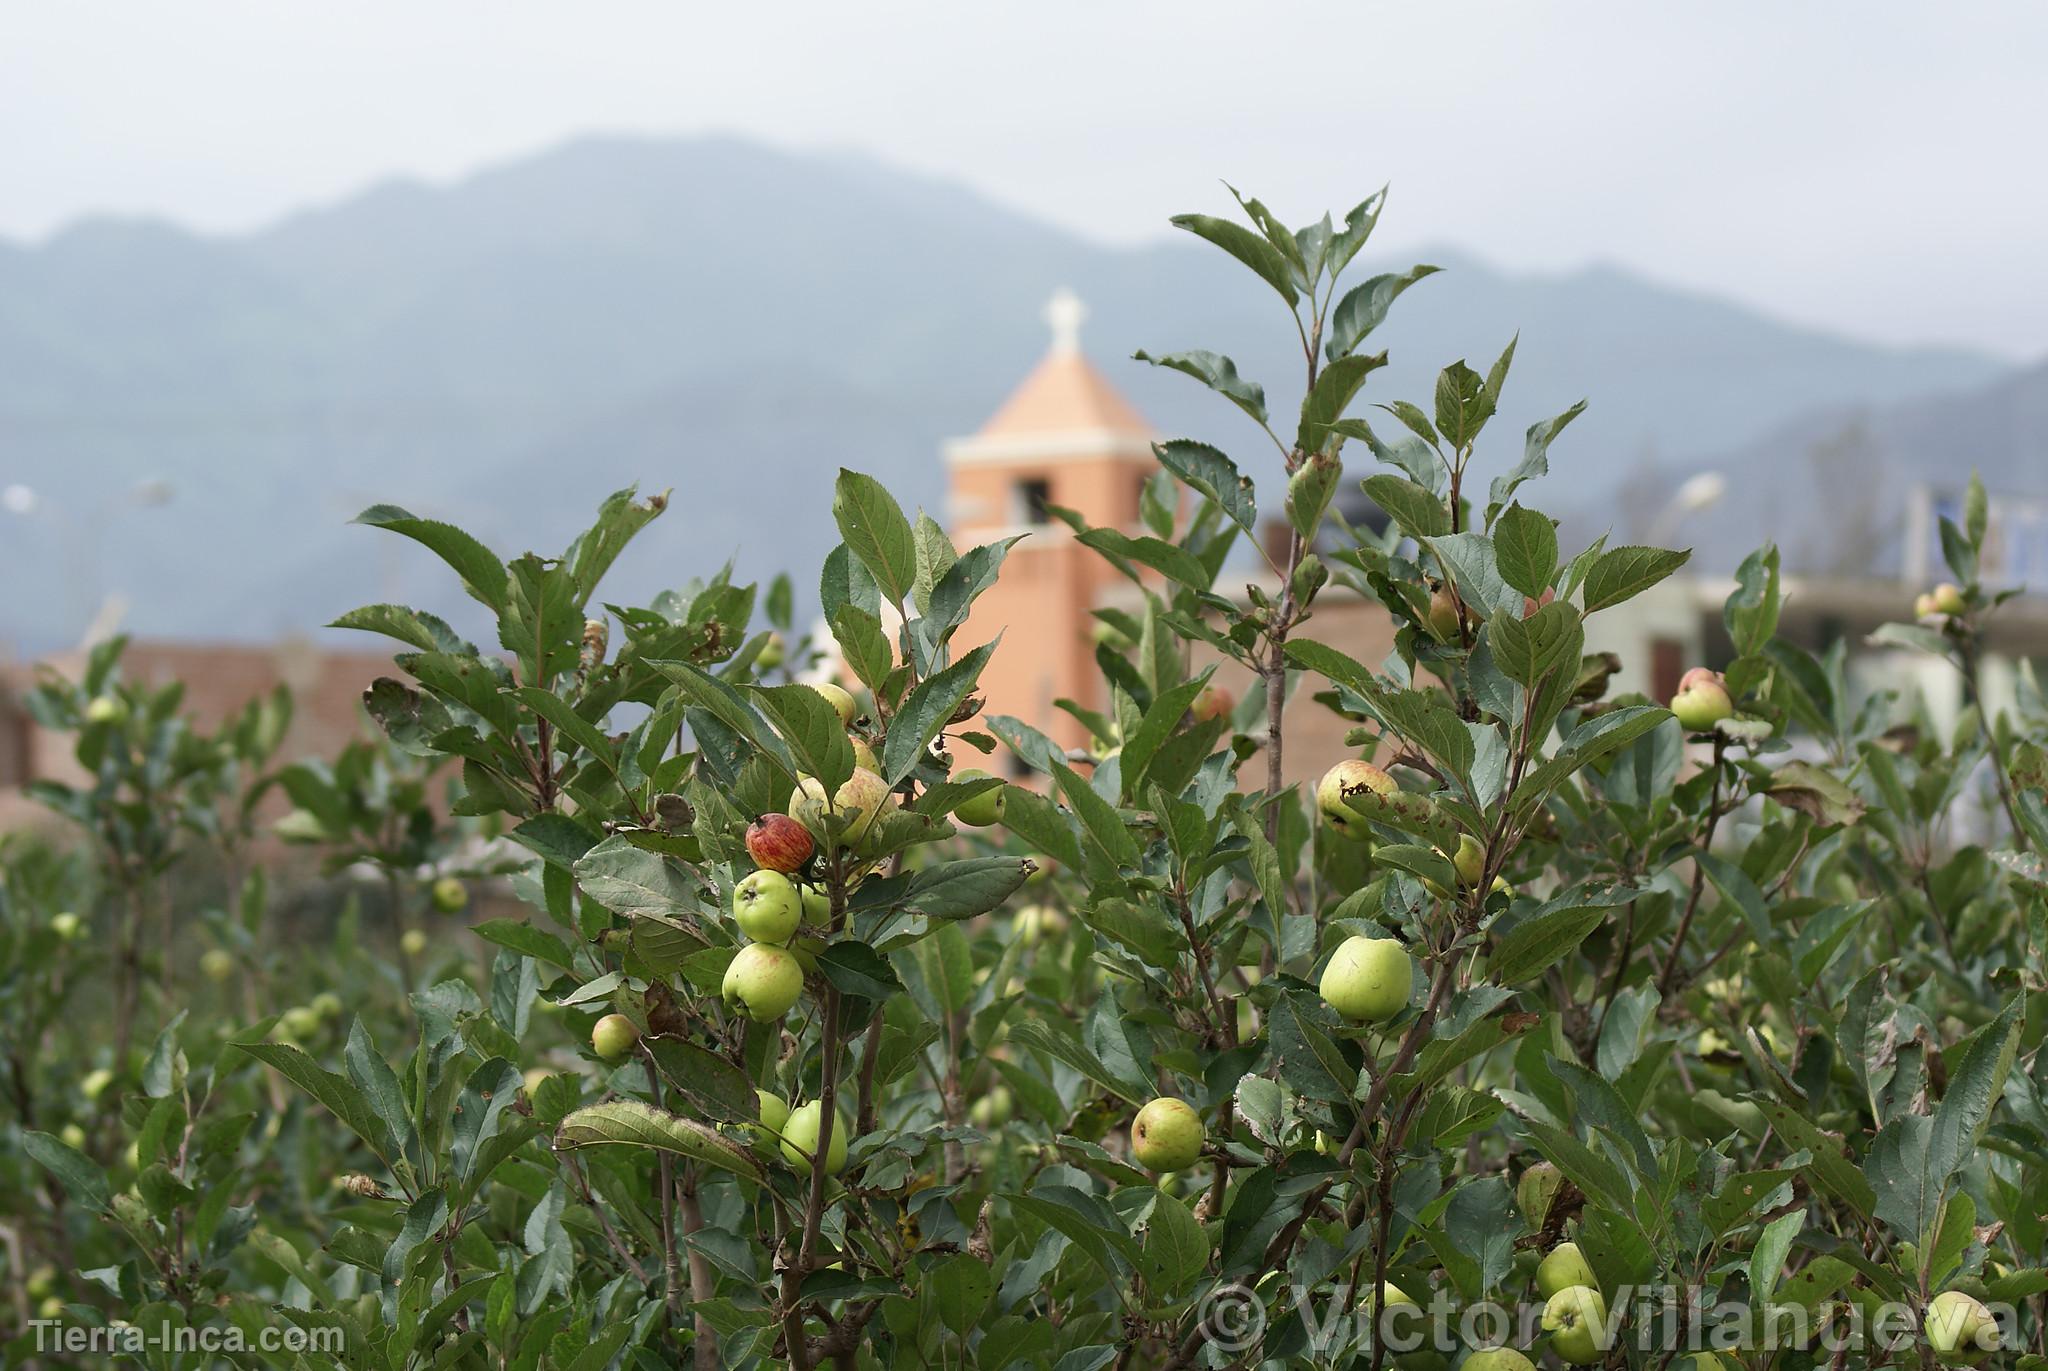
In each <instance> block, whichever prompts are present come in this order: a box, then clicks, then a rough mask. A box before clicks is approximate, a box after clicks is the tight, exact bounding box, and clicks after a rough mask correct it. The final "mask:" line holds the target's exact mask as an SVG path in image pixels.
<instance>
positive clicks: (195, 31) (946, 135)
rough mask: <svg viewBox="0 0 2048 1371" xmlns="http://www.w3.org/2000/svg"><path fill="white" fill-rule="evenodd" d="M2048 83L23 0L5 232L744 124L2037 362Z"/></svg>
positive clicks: (1124, 21)
mask: <svg viewBox="0 0 2048 1371" xmlns="http://www.w3.org/2000/svg"><path fill="white" fill-rule="evenodd" d="M2044 65H2048V5H2044V4H2042V3H2040V0H1997V2H1994V0H1971V2H1970V3H1964V4H1940V3H1937V2H1936V0H1917V2H1916V3H1895V2H1893V0H1859V3H1855V4H1851V3H1848V2H1847V0H1737V2H1733V3H1731V2H1730V0H1721V2H1719V3H1711V4H1709V3H1705V0H1513V2H1512V3H1510V2H1509V0H1463V2H1462V3H1448V2H1446V0H1408V2H1405V3H1399V4H1391V3H1361V2H1360V0H1347V2H1345V3H1310V2H1309V0H1234V3H1229V4H1221V3H1209V2H1208V0H1173V2H1172V3H1154V2H1153V0H1094V3H1085V2H1081V3H1074V2H1070V0H1022V2H1020V3H1009V2H1008V0H1000V2H991V0H975V3H971V4H969V3H954V2H952V0H948V2H946V3H939V2H938V0H930V2H928V3H916V4H912V3H905V2H903V0H855V3H832V4H824V3H815V4H814V3H808V2H807V0H802V2H797V3H783V4H777V5H762V4H748V3H744V2H742V3H721V4H704V3H696V2H695V0H659V2H658V3H634V2H631V0H616V2H615V3H599V4H587V5H566V4H562V3H560V0H347V3H324V4H316V3H295V2H293V0H177V2H176V3H171V4H136V3H134V2H133V0H7V2H6V3H4V4H0V234H4V235H7V236H12V237H16V238H22V237H39V236H42V235H45V234H47V233H49V232H50V231H51V230H52V229H54V228H55V227H57V226H60V225H62V224H64V223H65V222H67V221H68V220H71V219H73V218H75V217H77V216H79V215H81V214H87V213H92V212H102V211H121V212H146V213H153V214H162V215H167V216H170V217H172V218H175V219H177V220H180V221H182V222H185V223H187V224H191V225H195V226H199V227H204V228H208V229H230V230H231V229H241V228H246V227H250V226H253V225H258V224H261V223H263V222H265V221H267V220H269V219H271V218H273V217H275V216H277V215H279V214H280V213H283V212H285V211H287V210H289V209H292V208H295V207H299V206H302V205H305V204H307V203H310V202H318V201H323V200H331V199H334V198H337V197H341V196H344V195H346V194H348V193H349V192H351V191H352V190H354V189H356V188H358V187H360V186H362V185H363V184H365V183H366V182H369V181H371V180H374V179H377V178H379V177H383V176H387V175H391V174H394V173H410V174H414V175H419V176H424V177H427V178H430V179H436V180H439V179H445V178H449V177H454V176H459V175H460V174H461V173H463V172H464V171H467V170H469V169H471V168H474V167H476V166H478V165H480V164H485V163H489V162H493V161H497V160H501V159H505V158H508V157H513V156H517V155H519V154H521V153H524V152H528V151H531V150H533V149H535V148H537V147H540V146H544V145H546V144H549V143H552V142H555V141H558V140H560V139H563V138H565V137H568V136H571V135H574V134H577V133H585V132H606V131H631V132H649V133H664V132H674V133H690V132H700V131H706V130H719V131H726V132H734V133H741V134H748V135H753V136H758V137H761V138H765V139H768V140H771V141H774V142H777V143H781V144H785V145H790V146H797V147H805V148H826V147H834V146H847V147H855V148H859V149H861V150H863V151H866V152H869V153H872V154H874V155H876V156H879V157H882V158H885V159H887V160H890V161H893V162H896V163H899V164H902V165H905V166H908V167H911V168H914V169H917V170H921V171H925V172H930V173H936V174H940V175H945V176H950V177H955V178H958V179H961V180H964V181H966V182H968V183H970V184H972V185H974V186H976V187H978V188H980V189H981V190H983V191H984V192H986V193H987V194H989V195H991V196H993V197H995V198H997V199H1000V200H1002V201H1005V202H1008V203H1010V204H1013V205H1017V206H1020V207H1023V208H1025V209H1028V210H1030V211H1031V212H1033V213H1035V214H1038V215H1041V216H1044V217H1047V218H1050V219H1053V220H1055V221H1058V222H1060V223H1063V224H1066V225H1069V226H1071V227H1073V228H1075V229H1078V230H1081V231H1083V232H1085V233H1088V234H1092V235H1094V236H1097V237H1099V238H1105V239H1113V240H1131V239H1135V238H1139V237H1142V236H1145V235H1148V234H1153V233H1158V232H1161V231H1162V224H1163V221H1164V219H1165V217H1166V216H1167V215H1168V214H1170V213H1173V212H1177V211H1180V210H1186V209H1197V208H1204V209H1209V210H1212V211H1216V212H1222V210H1223V209H1224V208H1225V207H1226V206H1227V201H1226V200H1225V197H1224V195H1223V192H1222V190H1221V189H1220V187H1219V186H1218V185H1217V184H1216V183H1217V179H1218V178H1219V177H1224V178H1229V179H1230V180H1232V181H1234V182H1235V183H1236V184H1238V185H1239V186H1240V187H1242V188H1244V189H1246V190H1247V191H1250V192H1253V193H1257V194H1260V195H1262V196H1263V197H1264V198H1266V199H1267V200H1268V202H1269V203H1271V204H1272V205H1273V206H1274V208H1275V209H1276V210H1277V211H1279V212H1280V213H1282V214H1283V215H1289V216H1306V215H1309V214H1312V213H1314V212H1319V211H1320V210H1322V209H1323V208H1325V207H1326V206H1330V207H1337V208H1341V207H1342V205H1343V204H1348V203H1349V202H1350V201H1351V200H1353V199H1355V198H1357V195H1358V193H1359V192H1360V191H1361V190H1363V189H1369V188H1371V187H1375V186H1377V185H1379V184H1380V183H1381V182H1382V181H1391V182H1393V185H1394V199H1393V201H1392V204H1391V207H1390V208H1389V210H1388V213H1387V217H1386V219H1385V220H1383V221H1382V227H1381V234H1382V236H1383V238H1384V240H1385V241H1387V242H1388V243H1390V244H1393V245H1397V246H1407V245H1410V244H1415V243H1419V242H1423V241H1429V242H1445V241H1448V242H1453V243H1456V244H1459V245H1462V246H1465V247H1467V248H1470V249H1472V250H1474V251H1476V252H1478V253H1479V254H1481V255H1483V256H1485V257H1487V258H1490V259H1492V260H1493V261H1495V262H1498V263H1501V264H1503V265H1506V266H1511V267H1522V268H1558V267H1569V266H1576V265H1579V264H1582V263H1585V262H1588V261H1592V260H1603V259H1604V260H1609V261H1616V262H1621V263H1624V264H1626V265H1628V266H1631V267H1634V268H1637V269H1639V270H1642V271H1645V272H1647V273H1650V274H1652V275H1655V276H1657V277H1660V278H1662V279H1664V280H1667V281H1673V282H1678V283H1682V284H1686V285H1691V286H1696V287H1700V288H1703V289H1707V290H1711V291H1715V292H1720V293H1725V294H1729V295H1733V296H1737V297H1739V298H1741V299H1743V300H1745V301H1747V302H1749V303H1751V304H1754V305H1758V306H1761V307H1762V308H1764V309H1766V310H1769V311H1772V312H1774V313H1777V314H1779V315H1782V316H1786V317H1789V318H1793V319H1796V320H1800V321H1805V322H1810V323H1814V324H1818V325H1822V326H1825V327H1829V328H1833V329H1837V330H1840V331H1843V332H1848V333H1852V334H1856V335H1860V336H1864V337H1870V338H1879V339H1889V340H1896V341H1902V342H1903V341H1917V342H1927V341H1944V342H1957V343H1969V344H1974V345H1977V346H1980V347H1985V348H1990V349H1995V350H1998V351H2000V352H2003V353H2008V354H2012V355H2015V356H2021V357H2036V356H2040V355H2042V354H2044V353H2048V252H2044V251H2043V246H2044V242H2048V233H2044V229H2048V177H2043V176H2042V175H2041V173H2040V168H2041V166H2042V164H2043V161H2044V154H2043V152H2042V150H2041V147H2040V142H2041V138H2042V135H2043V133H2044V131H2048V80H2044V78H2043V75H2042V71H2043V68H2044ZM1336 202H1342V203H1341V204H1338V203H1336ZM763 208H769V207H763ZM784 208H786V207H784ZM735 212H736V213H742V214H744V213H747V212H750V211H749V209H748V207H735Z"/></svg>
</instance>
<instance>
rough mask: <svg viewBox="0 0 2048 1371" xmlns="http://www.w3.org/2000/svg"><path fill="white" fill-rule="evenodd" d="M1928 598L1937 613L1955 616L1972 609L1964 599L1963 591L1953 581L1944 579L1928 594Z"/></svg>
mask: <svg viewBox="0 0 2048 1371" xmlns="http://www.w3.org/2000/svg"><path fill="white" fill-rule="evenodd" d="M1927 599H1928V603H1930V604H1932V605H1933V606H1934V612H1935V613H1936V614H1946V615H1949V616H1950V617H1952V618H1953V617H1955V616H1958V615H1962V614H1967V613H1969V611H1970V605H1969V602H1968V601H1966V600H1965V599H1963V592H1962V591H1960V590H1958V589H1957V588H1956V586H1955V583H1954V582H1952V581H1943V582H1942V583H1941V584H1940V585H1938V586H1936V587H1935V588H1934V589H1933V590H1932V591H1931V592H1930V593H1929V594H1928V596H1927Z"/></svg>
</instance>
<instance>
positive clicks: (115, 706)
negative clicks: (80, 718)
mask: <svg viewBox="0 0 2048 1371" xmlns="http://www.w3.org/2000/svg"><path fill="white" fill-rule="evenodd" d="M127 714H128V707H127V706H126V705H124V704H122V703H121V701H120V700H119V699H117V698H116V697H114V696H112V695H95V696H94V697H93V698H92V700H91V701H89V702H88V703H87V704H86V706H85V721H86V722H87V723H88V724H114V723H119V722H120V721H121V720H122V719H124V718H126V717H127Z"/></svg>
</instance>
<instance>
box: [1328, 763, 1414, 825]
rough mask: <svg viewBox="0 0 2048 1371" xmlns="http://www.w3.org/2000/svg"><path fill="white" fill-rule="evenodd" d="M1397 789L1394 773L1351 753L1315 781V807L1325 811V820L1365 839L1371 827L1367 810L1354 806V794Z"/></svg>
mask: <svg viewBox="0 0 2048 1371" xmlns="http://www.w3.org/2000/svg"><path fill="white" fill-rule="evenodd" d="M1398 789H1400V787H1399V786H1398V785H1396V784H1395V782H1394V778H1393V777H1392V776H1389V775H1388V774H1387V773H1386V772H1384V771H1382V770H1380V769H1379V768H1378V767H1376V766H1374V765H1373V764H1372V763H1371V762H1368V761H1364V760H1362V759H1360V758H1357V757H1351V758H1347V759H1346V760H1344V761H1341V762H1339V763H1337V765H1335V766H1333V767H1331V768H1330V769H1329V770H1328V771H1325V772H1324V773H1323V779H1322V780H1321V781H1319V782H1317V784H1316V808H1317V809H1319V810H1321V811H1322V814H1323V822H1324V823H1327V824H1328V825H1329V826H1330V827H1331V828H1333V829H1335V830H1336V831H1337V832H1339V833H1341V834H1343V835H1344V836H1345V837H1347V838H1355V839H1359V840H1361V841H1362V840H1363V839H1364V838H1366V837H1367V836H1368V833H1369V830H1368V829H1367V827H1366V823H1365V816H1364V814H1362V813H1360V812H1359V811H1358V810H1356V809H1353V808H1352V807H1351V805H1350V803H1349V802H1350V800H1351V799H1352V797H1354V796H1357V795H1362V794H1364V793H1365V792H1366V791H1368V790H1369V791H1371V792H1373V793H1374V794H1375V795H1391V794H1393V793H1394V792H1395V791H1396V790H1398Z"/></svg>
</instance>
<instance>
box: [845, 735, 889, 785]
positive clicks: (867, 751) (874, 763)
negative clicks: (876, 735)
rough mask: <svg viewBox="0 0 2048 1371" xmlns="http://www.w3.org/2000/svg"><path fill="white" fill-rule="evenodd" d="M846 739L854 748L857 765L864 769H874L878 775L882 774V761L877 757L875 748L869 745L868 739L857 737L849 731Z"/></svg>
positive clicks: (854, 759) (854, 758)
mask: <svg viewBox="0 0 2048 1371" xmlns="http://www.w3.org/2000/svg"><path fill="white" fill-rule="evenodd" d="M846 741H847V742H848V743H849V744H850V745H851V746H852V748H853V764H854V765H855V766H857V767H859V768H860V769H861V770H863V771H872V772H874V773H875V774H877V775H880V774H881V771H882V763H881V762H880V761H879V760H878V759H877V758H876V756H875V750H874V749H873V748H872V747H869V746H868V742H867V739H865V738H856V737H854V736H853V735H852V734H851V733H849V734H847V735H846Z"/></svg>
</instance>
